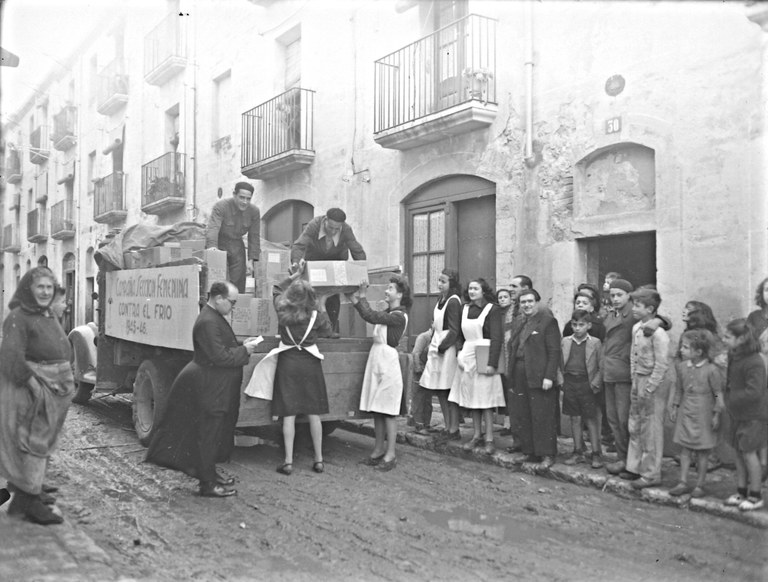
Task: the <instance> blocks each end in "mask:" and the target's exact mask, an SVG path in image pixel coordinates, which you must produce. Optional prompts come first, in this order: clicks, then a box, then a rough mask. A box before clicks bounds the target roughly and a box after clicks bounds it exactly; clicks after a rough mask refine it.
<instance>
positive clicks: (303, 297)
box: [245, 272, 332, 475]
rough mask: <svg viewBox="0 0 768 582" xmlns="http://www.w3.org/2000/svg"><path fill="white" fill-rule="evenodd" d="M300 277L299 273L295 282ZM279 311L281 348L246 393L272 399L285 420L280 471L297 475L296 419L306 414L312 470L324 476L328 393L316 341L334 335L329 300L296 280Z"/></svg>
mask: <svg viewBox="0 0 768 582" xmlns="http://www.w3.org/2000/svg"><path fill="white" fill-rule="evenodd" d="M298 275H300V272H298V273H295V274H294V275H293V278H296V277H298ZM285 283H287V281H286V282H285ZM315 307H317V310H315ZM275 311H276V312H277V319H278V323H279V326H278V332H279V334H280V344H279V346H278V347H276V348H275V349H273V350H272V351H270V352H269V353H268V354H267V355H266V356H265V357H264V359H262V360H261V361H260V362H259V363H258V364H257V365H256V367H255V368H254V370H253V375H252V376H251V380H250V382H249V383H248V386H247V387H246V389H245V393H246V394H247V395H248V396H253V397H256V398H264V399H266V400H272V415H273V416H281V417H282V418H283V442H284V444H285V460H284V462H283V464H282V465H279V466H278V467H277V472H278V473H282V474H283V475H290V474H291V473H293V442H294V439H295V436H296V415H297V414H305V415H307V419H308V420H309V432H310V434H311V436H312V446H313V448H314V453H315V457H314V463H313V464H312V470H313V471H314V472H315V473H322V472H323V471H324V470H325V464H324V463H323V425H322V422H321V421H320V415H321V414H327V413H328V394H327V392H326V387H325V376H324V375H323V367H322V364H321V361H322V360H323V355H322V354H321V353H320V350H318V349H317V345H316V343H315V342H316V340H317V338H318V337H330V335H331V332H332V329H331V322H330V320H329V318H328V314H327V313H326V312H325V297H320V298H319V299H316V298H315V292H314V291H313V289H312V287H311V286H310V284H309V283H308V282H306V281H302V280H295V281H293V283H291V284H290V286H288V288H287V289H286V290H285V291H284V292H283V293H282V294H280V295H278V296H277V297H275Z"/></svg>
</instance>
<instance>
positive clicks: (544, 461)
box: [539, 456, 555, 469]
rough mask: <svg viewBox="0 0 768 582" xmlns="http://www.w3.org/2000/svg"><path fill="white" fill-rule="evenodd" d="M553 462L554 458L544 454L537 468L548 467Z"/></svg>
mask: <svg viewBox="0 0 768 582" xmlns="http://www.w3.org/2000/svg"><path fill="white" fill-rule="evenodd" d="M554 464H555V458H554V457H549V456H546V457H544V458H543V459H542V460H541V463H539V469H549V468H550V467H551V466H552V465H554Z"/></svg>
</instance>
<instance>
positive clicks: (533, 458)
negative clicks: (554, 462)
mask: <svg viewBox="0 0 768 582" xmlns="http://www.w3.org/2000/svg"><path fill="white" fill-rule="evenodd" d="M523 463H541V457H539V456H538V455H525V456H524V457H523Z"/></svg>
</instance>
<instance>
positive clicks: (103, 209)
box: [93, 172, 128, 224]
mask: <svg viewBox="0 0 768 582" xmlns="http://www.w3.org/2000/svg"><path fill="white" fill-rule="evenodd" d="M127 215H128V212H127V211H126V209H125V174H123V173H122V172H115V173H114V174H110V175H109V176H107V177H106V178H102V179H101V180H99V181H98V182H96V184H95V188H94V190H93V219H94V220H95V221H96V222H100V223H102V224H109V223H113V222H118V221H120V220H123V219H124V218H125V217H126V216H127Z"/></svg>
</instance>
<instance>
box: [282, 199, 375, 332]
mask: <svg viewBox="0 0 768 582" xmlns="http://www.w3.org/2000/svg"><path fill="white" fill-rule="evenodd" d="M346 221H347V215H346V213H345V212H344V211H343V210H342V209H341V208H329V209H328V212H326V213H325V216H316V217H315V218H313V219H312V220H310V221H309V223H308V224H307V226H306V227H305V228H304V231H303V232H302V233H301V235H299V238H297V239H296V240H295V241H294V243H293V245H291V270H292V271H295V270H296V269H297V268H298V265H299V261H300V260H301V259H304V260H306V261H346V260H347V259H349V254H350V253H352V259H353V260H355V261H364V260H365V259H366V256H365V250H363V247H362V245H361V244H360V243H359V242H357V239H356V238H355V233H354V232H352V227H351V226H349V225H348V224H347V222H346ZM340 305H341V298H340V297H339V296H338V295H331V296H330V297H328V300H327V301H326V304H325V309H326V311H327V312H328V317H329V319H330V320H331V325H332V326H333V331H334V336H335V337H339V335H338V332H339V309H340Z"/></svg>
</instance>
